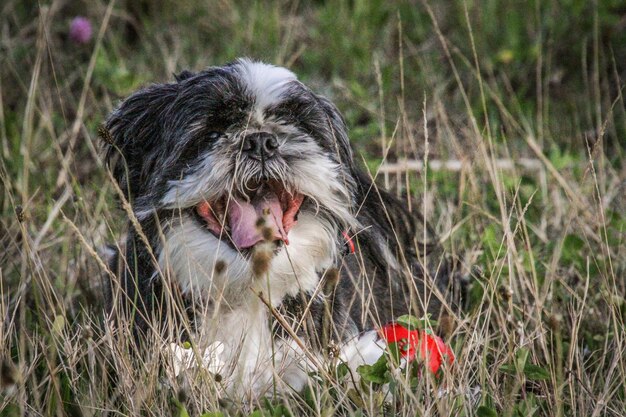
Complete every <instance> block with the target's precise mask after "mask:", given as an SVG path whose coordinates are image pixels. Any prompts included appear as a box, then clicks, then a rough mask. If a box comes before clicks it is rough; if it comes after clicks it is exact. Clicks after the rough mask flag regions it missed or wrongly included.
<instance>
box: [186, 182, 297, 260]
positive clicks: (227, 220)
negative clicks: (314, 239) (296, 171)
mask: <svg viewBox="0 0 626 417" xmlns="http://www.w3.org/2000/svg"><path fill="white" fill-rule="evenodd" d="M246 188H247V189H248V190H250V191H249V192H248V193H247V195H246V196H241V195H236V194H234V193H231V194H230V195H226V196H224V197H221V198H219V199H217V200H215V201H210V202H209V201H203V202H201V203H200V204H198V205H197V206H196V212H197V213H198V215H200V217H201V218H202V219H203V220H204V221H205V222H206V224H207V226H208V228H209V230H210V231H211V232H212V233H213V234H214V235H215V236H217V237H221V236H222V235H225V234H228V235H229V236H230V239H231V241H232V243H233V244H234V245H235V246H236V247H237V248H238V249H247V248H251V247H253V246H254V245H256V244H257V243H259V242H261V241H263V240H269V241H273V242H276V241H278V242H284V243H285V244H286V245H288V244H289V238H288V237H287V236H288V234H289V230H291V228H292V227H293V226H294V225H295V224H296V221H297V216H298V212H299V210H300V206H301V205H302V200H303V199H304V196H303V195H302V194H299V193H294V192H289V191H288V190H286V189H285V187H284V186H283V184H282V183H280V182H278V181H263V182H255V183H251V184H247V186H246Z"/></svg>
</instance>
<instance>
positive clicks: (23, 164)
mask: <svg viewBox="0 0 626 417" xmlns="http://www.w3.org/2000/svg"><path fill="white" fill-rule="evenodd" d="M242 56H247V57H251V58H254V59H260V60H263V61H266V62H270V63H274V64H277V65H282V66H286V67H288V68H290V69H291V70H292V71H294V72H295V73H296V74H297V75H298V76H299V78H300V79H301V80H302V81H303V82H304V83H306V84H308V85H309V86H310V87H311V88H312V89H314V90H315V91H317V92H319V93H322V94H324V95H326V96H328V97H329V98H330V99H331V100H333V101H334V102H335V103H336V104H337V106H338V108H339V109H340V111H341V112H342V113H343V115H344V117H345V118H346V122H347V125H348V127H349V129H350V136H351V139H352V142H353V146H354V148H355V151H356V155H358V156H357V158H359V159H360V160H362V163H363V166H365V167H367V168H368V169H369V170H370V172H371V173H372V175H373V176H375V177H376V178H377V179H378V183H379V184H380V185H381V186H384V187H387V188H389V189H391V190H393V191H394V192H396V193H397V195H398V196H400V197H402V198H406V199H407V201H409V202H410V204H412V205H413V208H415V205H417V206H418V207H419V209H420V210H421V211H423V212H424V213H425V215H426V217H427V219H428V220H429V221H430V222H431V223H432V224H433V226H434V227H435V229H436V231H437V232H438V234H439V235H440V241H441V243H442V245H443V246H444V247H445V248H446V250H447V251H448V252H449V253H451V254H452V255H453V256H454V257H456V258H457V259H458V260H459V261H460V262H461V263H462V264H463V265H465V267H466V269H467V270H468V271H470V270H472V268H473V267H478V268H474V270H475V271H480V272H476V273H475V274H474V275H473V281H472V282H473V284H472V291H471V294H472V295H471V300H470V303H469V307H468V311H469V313H468V314H470V316H468V317H469V319H468V321H469V322H472V323H474V324H475V325H476V326H481V327H480V330H477V329H478V327H477V328H473V327H471V326H470V327H467V322H465V323H466V327H463V326H461V327H460V328H459V329H458V330H457V331H456V333H454V336H455V337H456V339H454V340H456V341H457V342H456V343H457V344H456V349H457V352H459V357H460V358H461V360H465V361H466V363H474V364H476V365H475V367H474V368H472V369H469V368H468V369H465V370H464V371H463V372H464V373H463V376H462V380H463V381H465V382H467V384H470V385H471V383H472V382H474V383H477V382H476V381H478V382H480V383H481V384H482V385H483V386H490V388H489V389H488V390H487V392H488V393H487V394H485V396H484V397H481V398H482V399H481V401H482V404H484V405H485V407H488V408H490V409H491V408H493V409H494V410H496V409H497V410H508V411H507V412H511V413H513V412H514V411H515V410H521V411H520V412H524V410H528V409H530V408H523V407H527V406H528V407H530V406H529V405H527V403H523V404H525V405H523V406H522V405H519V404H522V402H523V401H528V398H529V397H528V394H527V393H526V391H524V389H525V388H524V387H526V385H525V384H526V383H527V382H528V380H527V379H528V378H529V377H528V375H526V376H524V375H522V378H527V379H524V380H523V383H522V382H520V383H519V384H517V385H515V384H513V385H512V386H511V387H509V386H508V385H506V382H507V381H508V380H507V379H506V378H518V377H519V375H517V376H514V377H511V376H510V375H508V374H506V372H505V373H502V374H500V373H498V371H497V370H498V369H500V368H499V367H500V365H502V364H503V363H508V362H511V361H514V359H513V358H515V357H516V356H515V355H516V354H517V353H516V352H518V349H519V347H520V346H522V345H524V346H526V347H528V346H530V347H529V349H530V351H531V358H532V359H533V361H534V362H536V363H539V364H543V365H545V369H546V370H547V372H548V374H547V375H549V378H544V379H540V380H541V381H542V382H541V383H539V382H537V383H536V384H538V386H539V388H536V387H535V388H536V390H535V391H532V390H531V391H529V392H531V393H533V392H534V393H535V394H537V392H538V394H537V395H536V396H535V397H533V398H535V399H534V400H533V401H535V402H533V403H532V406H533V407H535V406H536V410H539V412H541V413H543V412H544V411H545V412H546V413H548V414H551V413H552V411H550V410H556V411H554V415H563V413H565V415H574V414H576V413H577V412H583V411H584V412H585V413H587V412H589V413H591V412H593V411H597V410H598V408H597V407H598V406H597V402H598V401H600V399H601V400H602V401H603V403H602V404H604V405H603V406H601V407H602V408H601V409H600V411H602V413H604V414H603V415H619V412H618V411H616V410H620V409H621V410H622V411H623V410H624V409H625V408H626V407H624V404H626V400H625V397H626V394H625V388H624V386H623V380H624V378H626V363H625V359H624V357H626V355H625V349H626V348H625V346H626V341H625V339H624V335H623V330H624V317H625V316H626V306H625V302H624V295H625V293H626V289H625V287H626V283H625V281H626V279H625V270H626V248H625V242H624V240H625V239H624V236H625V235H626V232H625V230H626V198H625V197H624V195H625V194H626V167H625V164H624V153H625V152H626V112H625V108H626V107H625V104H624V98H623V92H624V78H625V77H626V2H624V1H623V0H595V1H588V0H558V1H557V0H546V1H543V0H535V1H532V0H529V1H517V0H508V1H501V0H474V1H470V0H447V1H427V0H423V1H408V0H407V1H401V0H397V1H387V0H369V1H366V0H336V1H330V0H327V1H323V0H316V1H243V0H242V1H238V0H215V1H204V2H201V1H198V2H195V1H190V0H179V1H168V0H154V1H148V0H139V1H130V0H128V1H123V0H119V1H114V2H107V1H100V0H94V1H75V0H73V1H65V0H48V1H45V0H42V1H38V2H37V1H31V0H3V1H2V2H0V141H1V144H0V183H1V184H2V189H1V190H0V279H1V280H2V281H1V285H0V294H1V299H0V312H2V315H3V319H4V322H3V325H2V327H1V329H0V340H2V341H3V344H4V347H3V348H2V350H1V351H0V358H1V359H2V360H3V361H4V362H3V363H4V365H3V375H4V369H5V368H6V369H7V372H8V373H7V375H10V376H11V375H13V376H15V375H19V378H18V377H13V376H12V377H11V378H9V379H7V381H9V382H7V384H9V385H11V384H14V383H16V382H15V381H17V380H18V379H19V380H20V381H22V383H21V385H20V384H18V391H17V392H18V394H16V395H17V397H16V396H6V397H3V400H2V401H1V402H0V414H2V413H1V411H2V409H5V410H9V411H7V413H9V412H13V411H11V410H14V411H15V410H17V411H15V412H16V413H18V414H16V415H19V413H23V412H24V410H25V409H28V407H27V406H26V405H25V404H26V403H28V402H31V401H32V402H33V403H34V404H36V406H33V407H34V408H35V409H40V408H39V407H44V409H45V407H50V408H49V410H52V411H54V410H58V409H60V408H59V407H60V406H59V405H58V404H59V403H62V402H63V401H65V400H63V401H60V402H59V401H56V402H54V403H53V405H50V402H49V401H52V400H51V399H54V398H57V397H56V396H58V398H66V397H64V395H69V396H70V397H71V398H73V400H72V401H73V402H79V401H78V398H81V397H80V396H81V395H83V396H87V397H88V398H90V399H91V400H90V401H94V402H95V403H97V401H96V400H95V399H94V398H93V397H89V395H90V394H86V392H90V391H89V390H88V389H86V388H80V389H79V388H76V387H78V386H80V383H81V382H80V380H81V374H80V373H78V374H72V373H71V372H70V371H68V370H67V369H65V368H64V367H63V366H62V364H63V363H64V359H63V358H67V357H68V355H69V353H68V352H64V351H63V348H61V347H60V346H57V347H56V348H55V349H53V350H49V349H48V348H47V347H48V346H51V345H55V343H57V342H54V340H56V339H55V337H56V336H55V335H63V340H64V341H65V342H64V343H65V344H68V343H69V342H68V341H69V340H74V341H75V342H72V343H69V345H68V346H73V348H70V347H66V349H69V350H71V351H72V352H74V350H72V349H75V351H76V352H80V351H81V349H82V348H84V347H85V346H87V345H88V346H91V345H89V343H93V344H94V345H93V346H99V344H98V342H97V340H96V341H95V342H94V339H89V340H90V342H84V343H85V344H86V345H83V344H82V343H83V342H82V340H83V339H81V337H86V336H85V334H89V333H88V332H89V331H90V330H89V328H90V324H89V323H90V322H91V321H90V320H96V321H97V320H98V319H97V317H99V314H100V313H99V312H100V309H99V307H100V306H101V302H102V289H101V285H100V283H101V280H102V279H103V273H102V269H103V264H102V261H101V260H100V259H99V257H98V256H97V251H98V250H99V248H102V247H103V246H104V244H106V243H107V242H111V241H115V240H116V239H117V238H119V236H120V233H121V232H122V231H123V228H124V226H125V220H124V218H125V217H124V215H123V213H122V212H121V210H119V209H118V208H117V206H116V203H115V201H114V198H113V197H114V195H115V192H114V190H113V187H112V185H111V182H110V180H109V178H108V177H107V174H106V171H105V169H104V168H103V165H102V159H101V156H100V153H99V146H100V145H99V143H98V142H99V140H98V138H97V128H98V126H99V125H100V123H102V121H103V120H104V118H105V117H106V115H107V114H108V113H109V112H110V111H111V110H112V109H113V108H114V107H115V105H116V104H117V103H119V101H120V99H122V98H124V97H126V96H127V95H129V94H130V93H132V92H133V91H135V90H136V89H138V88H140V87H142V86H145V85H147V84H150V83H155V82H168V81H172V80H173V74H175V73H178V72H180V71H182V70H185V69H191V70H201V69H203V68H206V67H208V66H212V65H222V64H224V63H227V62H229V61H232V60H234V59H235V58H237V57H242ZM424 166H427V167H429V169H428V170H425V169H424ZM461 321H462V320H461ZM562 329H566V331H562ZM85 332H87V333H85ZM476 332H479V333H480V332H482V333H480V334H481V335H482V336H483V338H481V339H480V341H475V343H473V342H471V340H472V339H471V336H469V335H471V334H472V333H476ZM620 333H621V334H620ZM79 336H80V337H79ZM90 337H91V336H90ZM522 341H523V342H522ZM58 343H60V344H63V343H61V342H58ZM30 345H33V346H39V347H41V349H30V348H27V347H26V346H30ZM93 346H92V347H93ZM490 346H491V347H492V350H489V349H490ZM486 351H489V354H487V353H484V352H486ZM595 353H597V355H596V356H594V354H595ZM82 357H83V356H80V358H82ZM60 358H61V359H60ZM564 358H569V359H568V360H566V359H564ZM80 360H82V359H77V362H80ZM85 360H86V359H85ZM470 368H471V367H470ZM8 370H12V371H11V372H9V371H8ZM72 375H73V377H71V376H72ZM572 375H574V376H572ZM535 376H536V375H535ZM3 378H4V377H3ZM72 378H74V379H72ZM572 378H578V379H572ZM531 380H532V378H531ZM4 381H5V380H4V379H3V384H5V382H4ZM55 381H57V382H58V384H60V385H58V384H57V387H56V388H55V389H54V390H52V389H50V390H48V388H50V387H52V386H54V385H55V384H54V382H55ZM68 381H71V383H70V382H68ZM76 381H78V382H76ZM486 381H491V384H489V383H488V382H486ZM516 381H517V380H516ZM580 381H584V383H582V382H580ZM620 381H621V382H620ZM89 383H90V382H89V381H87V382H84V384H86V385H85V386H89ZM74 384H78V385H74ZM568 384H569V385H568ZM620 384H621V385H620ZM3 386H4V385H3ZM59 386H61V387H67V390H69V391H68V392H69V394H67V393H65V391H63V389H65V388H63V389H60V388H58V387H59ZM620 386H621V388H620ZM495 387H507V388H506V389H504V388H502V389H503V390H502V391H500V390H499V389H498V388H495ZM35 388H37V389H36V390H35ZM535 388H533V389H535ZM33 390H35V391H36V393H35V394H32V392H33ZM55 390H56V391H55ZM522 391H523V392H525V394H524V395H522V396H521V397H520V395H521V394H520V393H521V392H522ZM511 392H513V394H511ZM31 395H32V396H33V397H32V398H31ZM94 395H95V394H94ZM533 395H534V394H533ZM103 396H104V395H103ZM581 397H582V398H581ZM98 398H100V397H98ZM485 398H487V399H485ZM520 398H521V399H520ZM607 404H608V405H607ZM4 407H6V408H4ZM129 407H130V406H129ZM463 407H466V408H467V410H471V409H472V407H474V405H472V404H470V403H467V404H465V403H464V405H463ZM507 407H508V408H507ZM515 407H517V408H515ZM61 409H63V407H61ZM129 409H131V408H129ZM464 409H465V408H464ZM63 410H65V409H63ZM515 412H517V411H515ZM468 413H469V414H471V412H468ZM571 413H573V414H571ZM469 414H468V415H469ZM7 415H12V414H7ZM522 415H530V414H522Z"/></svg>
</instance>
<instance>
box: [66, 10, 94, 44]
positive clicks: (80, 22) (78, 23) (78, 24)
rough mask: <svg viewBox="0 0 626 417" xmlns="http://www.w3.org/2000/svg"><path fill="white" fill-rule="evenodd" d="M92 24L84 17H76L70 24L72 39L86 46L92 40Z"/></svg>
mask: <svg viewBox="0 0 626 417" xmlns="http://www.w3.org/2000/svg"><path fill="white" fill-rule="evenodd" d="M92 32H93V31H92V28H91V22H89V19H87V18H86V17H82V16H76V17H75V18H74V19H73V20H72V23H71V24H70V39H71V40H72V41H74V42H76V43H80V44H84V43H87V42H89V41H90V40H91V34H92Z"/></svg>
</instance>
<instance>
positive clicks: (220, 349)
mask: <svg viewBox="0 0 626 417" xmlns="http://www.w3.org/2000/svg"><path fill="white" fill-rule="evenodd" d="M169 350H170V353H171V355H170V356H171V358H172V370H173V371H174V376H178V375H180V374H181V373H183V372H185V371H188V370H192V369H197V368H201V369H204V370H206V371H207V372H209V373H212V374H215V375H218V374H220V372H221V371H222V370H223V369H224V365H225V362H224V360H223V355H224V345H223V344H222V343H221V342H215V343H212V344H211V345H209V347H207V348H206V349H203V350H197V349H194V348H193V347H186V346H181V345H179V344H176V343H171V344H170V346H169Z"/></svg>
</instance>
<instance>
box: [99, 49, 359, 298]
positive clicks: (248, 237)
mask: <svg viewBox="0 0 626 417" xmlns="http://www.w3.org/2000/svg"><path fill="white" fill-rule="evenodd" d="M106 127H107V129H108V131H109V132H110V135H111V138H112V143H111V144H110V146H109V149H108V158H109V161H110V163H111V164H112V167H113V172H114V175H115V177H116V180H117V181H118V183H119V185H120V187H121V189H122V191H123V192H124V194H125V195H126V196H127V198H128V199H129V200H130V202H131V205H132V207H133V211H134V213H135V215H136V216H137V218H138V219H139V220H140V221H144V220H148V219H154V218H157V219H158V221H157V225H158V227H159V229H160V230H159V232H158V235H159V236H161V237H160V238H159V239H158V243H157V244H156V245H155V246H157V248H156V250H157V252H158V258H159V262H160V263H161V264H162V266H164V267H165V268H167V269H168V270H171V271H173V273H174V275H175V276H176V279H177V280H178V282H179V283H180V284H181V287H182V289H183V291H193V290H194V289H197V290H206V289H209V290H210V291H213V292H217V293H219V294H220V295H221V296H227V298H233V297H234V295H233V294H235V293H237V292H239V291H242V289H243V288H245V287H246V286H248V285H249V284H250V281H251V280H253V279H254V275H255V272H258V271H255V265H254V259H253V258H254V257H253V256H251V254H252V253H253V252H254V251H255V250H256V249H258V247H259V246H260V245H266V246H267V245H270V246H271V251H270V252H271V255H270V258H271V260H270V268H271V276H272V280H273V281H274V284H275V285H274V286H275V287H276V286H278V287H280V288H281V289H282V290H280V289H279V290H275V291H276V292H277V294H275V295H276V297H282V295H284V294H285V293H292V292H294V291H296V290H299V289H302V288H297V287H303V286H304V287H310V286H312V285H313V286H314V285H315V283H316V282H317V279H318V278H317V275H318V274H319V273H320V272H321V271H322V270H323V269H324V268H328V267H329V266H330V265H331V264H332V262H333V258H334V257H335V255H336V252H337V247H338V244H339V245H340V244H341V239H340V236H341V232H342V230H345V228H346V227H349V226H354V225H355V224H356V219H355V214H354V211H355V208H354V207H353V206H354V204H355V198H354V195H355V186H356V178H355V177H356V175H355V168H354V165H353V161H352V152H351V150H350V145H349V142H348V138H347V134H346V128H345V125H344V123H343V120H342V118H341V116H340V114H339V113H338V111H337V109H336V108H335V106H334V105H333V104H332V103H330V102H329V101H328V100H326V99H324V98H322V97H320V96H318V95H316V94H314V93H313V92H311V90H309V89H308V88H307V87H306V86H304V85H303V84H302V83H300V82H299V81H298V80H297V79H296V77H295V75H294V74H293V73H291V72H290V71H288V70H286V69H284V68H280V67H274V66H270V65H266V64H262V63H257V62H252V61H249V60H239V61H236V62H235V63H233V64H230V65H226V66H224V67H215V68H209V69H208V70H205V71H202V72H199V73H197V74H192V73H183V74H181V75H180V76H179V77H177V81H176V82H174V83H170V84H157V85H153V86H150V87H148V88H146V89H144V90H141V91H138V92H136V93H135V94H133V95H132V96H130V97H129V98H127V99H126V100H125V101H124V102H123V103H122V104H121V105H120V106H119V107H118V108H117V109H116V110H115V111H114V112H113V113H112V114H111V116H110V117H109V119H108V120H107V123H106ZM216 265H219V268H216ZM299 274H300V275H301V276H300V277H298V275H299ZM294 276H295V277H296V278H298V279H296V280H295V281H298V283H296V282H295V281H294ZM300 281H302V282H300ZM304 289H307V288H304ZM229 294H230V295H231V296H229ZM235 298H236V297H235ZM272 298H275V297H274V294H273V295H272Z"/></svg>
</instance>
